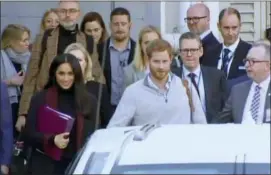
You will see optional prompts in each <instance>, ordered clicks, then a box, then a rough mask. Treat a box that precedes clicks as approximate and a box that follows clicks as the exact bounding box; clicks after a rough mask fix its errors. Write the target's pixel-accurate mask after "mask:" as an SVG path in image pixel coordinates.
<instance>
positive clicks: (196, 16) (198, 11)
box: [185, 3, 219, 62]
mask: <svg viewBox="0 0 271 175" xmlns="http://www.w3.org/2000/svg"><path fill="white" fill-rule="evenodd" d="M185 21H186V22H187V26H188V28H189V30H190V32H193V33H195V34H197V35H199V36H200V39H201V42H202V47H203V55H204V54H205V53H206V52H207V51H208V50H209V49H210V48H212V47H213V46H215V45H218V44H219V42H218V40H217V39H216V37H215V36H214V35H213V32H212V31H211V30H210V10H209V8H208V7H207V6H206V5H205V4H203V3H197V4H194V5H192V6H191V7H190V8H189V9H188V10H187V17H186V18H185ZM202 58H203V57H201V58H200V62H202Z"/></svg>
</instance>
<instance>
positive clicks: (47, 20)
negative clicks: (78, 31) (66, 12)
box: [40, 9, 59, 33]
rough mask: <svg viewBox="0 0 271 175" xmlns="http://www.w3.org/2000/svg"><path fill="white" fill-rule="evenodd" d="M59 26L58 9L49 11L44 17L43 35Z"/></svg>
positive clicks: (41, 30)
mask: <svg viewBox="0 0 271 175" xmlns="http://www.w3.org/2000/svg"><path fill="white" fill-rule="evenodd" d="M58 25H59V18H58V16H57V12H56V9H49V10H47V11H46V12H45V13H44V14H43V17H42V20H41V23H40V32H41V33H43V32H44V31H45V30H48V29H54V28H56V27H57V26H58Z"/></svg>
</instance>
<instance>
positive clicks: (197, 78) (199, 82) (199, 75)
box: [183, 66, 206, 113]
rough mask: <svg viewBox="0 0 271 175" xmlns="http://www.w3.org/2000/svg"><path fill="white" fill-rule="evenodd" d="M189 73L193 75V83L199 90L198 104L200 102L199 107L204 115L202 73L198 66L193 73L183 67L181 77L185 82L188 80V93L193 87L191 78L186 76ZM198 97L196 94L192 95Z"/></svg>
mask: <svg viewBox="0 0 271 175" xmlns="http://www.w3.org/2000/svg"><path fill="white" fill-rule="evenodd" d="M190 73H194V74H195V75H196V76H195V81H196V84H197V86H198V89H199V94H200V102H201V107H202V110H203V111H204V113H206V106H205V91H204V84H203V78H202V72H201V69H200V66H198V67H197V68H196V69H195V70H194V71H193V72H190V71H189V70H187V69H186V68H185V66H183V76H184V78H185V79H186V80H188V83H189V87H190V91H191V92H192V87H194V85H193V84H192V82H191V78H190V77H189V76H188V75H189V74H190ZM192 95H196V96H198V94H197V93H196V94H192Z"/></svg>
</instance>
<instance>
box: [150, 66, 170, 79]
mask: <svg viewBox="0 0 271 175" xmlns="http://www.w3.org/2000/svg"><path fill="white" fill-rule="evenodd" d="M150 72H151V76H152V77H153V78H155V79H156V80H159V81H161V80H164V79H165V78H167V77H168V73H169V71H155V70H152V69H151V68H150Z"/></svg>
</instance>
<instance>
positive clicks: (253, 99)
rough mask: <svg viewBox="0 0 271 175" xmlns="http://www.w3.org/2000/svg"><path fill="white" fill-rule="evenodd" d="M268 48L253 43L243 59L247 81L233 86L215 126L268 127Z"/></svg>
mask: <svg viewBox="0 0 271 175" xmlns="http://www.w3.org/2000/svg"><path fill="white" fill-rule="evenodd" d="M270 49H271V47H270V45H269V44H267V43H264V42H258V43H257V42H256V43H255V44H254V45H253V46H252V48H251V49H250V51H249V52H248V54H247V58H246V59H244V64H245V68H246V72H247V75H248V77H249V78H250V79H251V80H249V81H246V82H243V83H240V84H238V85H235V86H234V87H233V88H232V91H231V95H230V97H229V99H228V101H227V102H226V105H225V108H224V109H223V111H222V113H221V114H220V116H219V117H218V118H217V120H214V122H215V123H217V122H219V123H229V122H234V123H243V124H262V123H270V59H271V56H270Z"/></svg>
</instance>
